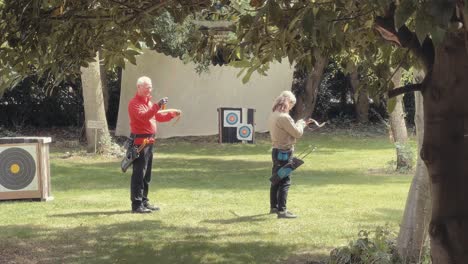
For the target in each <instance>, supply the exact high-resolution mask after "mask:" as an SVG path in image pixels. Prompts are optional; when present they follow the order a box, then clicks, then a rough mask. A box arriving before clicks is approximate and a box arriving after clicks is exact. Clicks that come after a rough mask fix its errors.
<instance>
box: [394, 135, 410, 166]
mask: <svg viewBox="0 0 468 264" xmlns="http://www.w3.org/2000/svg"><path fill="white" fill-rule="evenodd" d="M395 147H396V151H397V168H396V170H397V171H399V172H408V171H410V170H411V169H412V168H413V164H414V160H413V151H412V150H411V146H409V145H408V144H404V143H399V142H396V143H395Z"/></svg>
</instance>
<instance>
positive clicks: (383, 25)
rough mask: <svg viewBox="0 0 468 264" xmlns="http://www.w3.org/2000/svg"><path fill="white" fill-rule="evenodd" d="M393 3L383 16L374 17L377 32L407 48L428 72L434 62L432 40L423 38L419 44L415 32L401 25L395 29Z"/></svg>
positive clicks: (394, 7)
mask: <svg viewBox="0 0 468 264" xmlns="http://www.w3.org/2000/svg"><path fill="white" fill-rule="evenodd" d="M395 9H396V6H395V4H392V5H391V6H390V7H389V10H388V12H387V14H386V15H385V17H380V16H379V17H376V18H375V29H376V30H377V31H378V32H379V34H380V35H381V36H382V37H383V38H384V39H385V40H388V41H391V42H393V43H395V44H397V45H398V46H400V47H403V48H408V49H410V50H411V51H412V53H413V54H414V55H415V56H416V57H417V58H418V59H419V60H420V61H421V63H422V64H423V67H424V68H425V70H426V72H430V71H429V69H431V68H432V65H433V64H434V52H435V51H434V44H433V43H432V40H431V39H430V38H428V37H426V39H424V42H423V44H422V45H421V44H420V42H419V40H418V37H417V36H416V33H414V32H412V31H411V30H409V29H408V27H406V25H403V26H402V27H400V28H399V29H398V30H396V29H395V26H394V25H395V20H394V19H395V18H394V17H395Z"/></svg>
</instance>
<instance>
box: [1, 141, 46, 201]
mask: <svg viewBox="0 0 468 264" xmlns="http://www.w3.org/2000/svg"><path fill="white" fill-rule="evenodd" d="M50 142H51V138H49V137H11V138H7V137H4V138H0V200H11V199H31V198H32V199H35V198H37V199H41V200H42V201H50V200H52V199H53V197H52V196H51V195H50V165H49V144H48V143H50Z"/></svg>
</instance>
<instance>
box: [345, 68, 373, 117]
mask: <svg viewBox="0 0 468 264" xmlns="http://www.w3.org/2000/svg"><path fill="white" fill-rule="evenodd" d="M349 79H350V83H351V87H352V89H353V92H354V107H355V109H356V119H357V121H358V122H359V123H367V122H369V96H368V95H367V89H366V88H365V87H364V86H361V87H359V73H358V69H357V67H355V68H354V70H353V71H352V72H351V73H350V74H349Z"/></svg>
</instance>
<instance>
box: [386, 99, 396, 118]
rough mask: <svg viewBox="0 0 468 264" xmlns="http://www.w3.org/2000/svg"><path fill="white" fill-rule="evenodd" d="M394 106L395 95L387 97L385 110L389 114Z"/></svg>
mask: <svg viewBox="0 0 468 264" xmlns="http://www.w3.org/2000/svg"><path fill="white" fill-rule="evenodd" d="M395 106H396V98H395V97H393V98H389V99H388V101H387V112H388V113H389V114H390V113H392V112H393V110H395Z"/></svg>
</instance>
